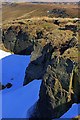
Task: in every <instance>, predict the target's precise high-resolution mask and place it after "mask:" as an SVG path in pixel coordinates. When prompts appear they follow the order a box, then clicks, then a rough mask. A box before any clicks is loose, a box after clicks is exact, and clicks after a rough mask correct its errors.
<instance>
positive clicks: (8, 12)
mask: <svg viewBox="0 0 80 120" xmlns="http://www.w3.org/2000/svg"><path fill="white" fill-rule="evenodd" d="M79 11H80V8H79V6H78V5H77V4H76V5H75V4H46V3H45V4H33V3H12V4H10V3H6V4H3V6H2V19H3V23H4V22H8V21H10V20H15V19H19V18H23V19H24V18H32V17H42V16H49V17H64V18H65V17H70V18H74V17H80V16H79V14H78V12H79Z"/></svg>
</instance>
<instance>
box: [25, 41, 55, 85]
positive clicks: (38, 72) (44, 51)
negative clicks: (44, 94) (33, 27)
mask: <svg viewBox="0 0 80 120" xmlns="http://www.w3.org/2000/svg"><path fill="white" fill-rule="evenodd" d="M52 53H53V47H52V45H51V44H50V43H49V44H47V45H46V46H45V47H44V48H42V47H41V45H40V44H37V45H36V46H35V47H34V51H33V52H32V54H31V62H30V64H29V66H28V67H27V69H26V74H25V80H24V85H26V84H28V83H29V82H31V81H32V80H34V79H42V77H43V75H44V73H45V70H46V67H47V65H48V64H49V62H50V60H51V56H52Z"/></svg>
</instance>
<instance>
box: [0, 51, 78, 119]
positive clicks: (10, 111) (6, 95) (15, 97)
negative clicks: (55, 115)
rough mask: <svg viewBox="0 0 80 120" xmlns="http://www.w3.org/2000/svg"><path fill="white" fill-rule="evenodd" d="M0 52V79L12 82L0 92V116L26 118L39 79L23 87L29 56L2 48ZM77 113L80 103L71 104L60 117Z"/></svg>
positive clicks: (36, 96) (36, 90)
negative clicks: (12, 52)
mask: <svg viewBox="0 0 80 120" xmlns="http://www.w3.org/2000/svg"><path fill="white" fill-rule="evenodd" d="M0 52H1V53H0V66H2V67H0V81H1V82H2V83H3V84H4V85H6V84H7V83H8V82H10V83H11V84H12V87H11V88H9V89H7V88H6V89H4V90H3V92H0V118H1V116H2V117H4V118H26V117H28V115H27V111H28V110H29V109H30V108H31V107H32V106H33V105H34V104H35V103H36V101H37V100H38V97H39V89H40V85H41V80H34V81H33V82H31V83H29V84H28V85H27V86H24V87H23V81H24V75H25V69H26V67H27V66H28V64H29V62H30V56H21V55H11V53H7V52H4V51H2V50H0ZM1 97H2V99H1ZM1 100H2V102H1ZM1 106H2V107H1ZM1 110H2V111H1ZM1 112H2V114H1ZM78 114H80V104H79V105H77V104H73V105H72V107H71V108H70V110H69V111H68V112H66V113H65V114H64V115H63V116H62V117H61V118H72V117H75V116H77V115H78Z"/></svg>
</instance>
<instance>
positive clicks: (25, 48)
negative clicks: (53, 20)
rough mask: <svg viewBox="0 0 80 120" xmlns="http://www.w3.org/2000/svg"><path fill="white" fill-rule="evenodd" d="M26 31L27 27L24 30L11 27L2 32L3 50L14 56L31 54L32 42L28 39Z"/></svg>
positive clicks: (18, 27)
mask: <svg viewBox="0 0 80 120" xmlns="http://www.w3.org/2000/svg"><path fill="white" fill-rule="evenodd" d="M27 29H28V28H27V26H25V28H21V27H20V26H15V27H14V26H11V27H9V28H8V29H7V30H6V31H5V30H4V31H3V39H2V40H3V43H4V46H5V48H7V49H8V50H10V51H11V52H14V53H15V54H26V55H28V54H31V52H32V51H33V42H34V40H32V39H30V36H29V33H28V32H27Z"/></svg>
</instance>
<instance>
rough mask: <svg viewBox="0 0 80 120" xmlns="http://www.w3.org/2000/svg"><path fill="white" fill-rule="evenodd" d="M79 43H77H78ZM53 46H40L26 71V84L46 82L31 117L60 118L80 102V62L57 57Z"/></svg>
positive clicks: (42, 86) (35, 50) (41, 88)
mask: <svg viewBox="0 0 80 120" xmlns="http://www.w3.org/2000/svg"><path fill="white" fill-rule="evenodd" d="M74 41H75V40H74ZM53 52H54V47H53V46H52V45H51V43H49V44H47V45H46V46H45V47H43V48H42V47H41V46H40V45H38V44H37V45H36V46H35V48H34V51H33V52H32V56H31V62H30V64H29V66H28V67H27V69H26V75H25V80H24V85H26V84H28V83H29V82H31V81H32V80H34V79H42V84H41V87H40V93H39V100H38V102H37V104H36V107H35V110H34V112H33V113H32V114H31V118H46V119H47V118H48V119H52V118H59V117H60V116H61V115H63V114H64V113H65V112H66V111H67V110H68V109H69V108H70V107H71V105H72V104H73V103H79V102H80V93H79V91H80V79H79V72H78V69H79V68H78V63H75V62H73V61H71V60H70V59H69V58H67V59H64V58H62V57H61V56H54V57H52V54H53Z"/></svg>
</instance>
